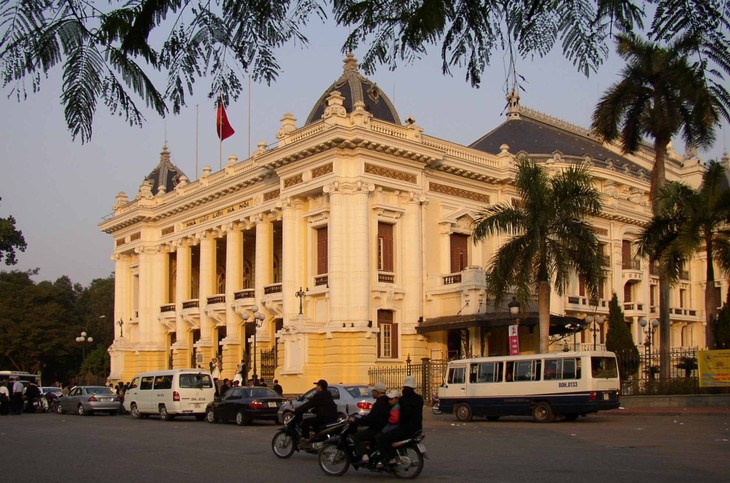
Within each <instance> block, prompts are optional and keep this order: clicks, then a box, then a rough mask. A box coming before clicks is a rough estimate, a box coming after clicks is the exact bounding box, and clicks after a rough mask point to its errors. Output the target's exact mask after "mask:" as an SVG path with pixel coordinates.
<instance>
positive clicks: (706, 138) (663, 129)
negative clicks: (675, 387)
mask: <svg viewBox="0 0 730 483" xmlns="http://www.w3.org/2000/svg"><path fill="white" fill-rule="evenodd" d="M617 40H618V47H617V50H618V54H619V55H620V56H621V57H622V58H623V59H625V60H626V61H627V65H626V66H625V67H624V68H623V70H622V71H621V80H619V81H618V82H617V83H615V84H614V85H612V86H611V87H610V88H609V89H608V91H607V92H606V93H605V94H604V96H603V97H602V98H601V100H600V101H599V103H598V105H597V106H596V109H595V110H594V112H593V129H594V130H595V131H596V132H597V133H598V134H600V135H601V136H603V138H604V139H605V140H606V141H609V142H610V141H616V140H619V141H620V142H621V146H622V148H623V151H624V152H625V153H633V152H636V151H637V150H638V149H639V146H640V144H641V140H642V138H643V137H644V136H647V137H649V138H652V139H653V140H654V153H655V160H654V167H653V169H652V174H651V187H650V196H651V202H652V212H653V213H655V214H656V213H657V196H656V195H657V192H658V190H659V188H660V187H661V186H663V185H664V183H665V181H666V176H665V165H664V160H665V155H666V148H667V145H668V144H669V142H670V141H671V139H672V137H673V136H675V135H677V134H678V133H680V132H681V134H682V138H683V139H684V140H685V141H686V143H687V144H688V145H689V146H694V147H707V146H710V145H712V143H713V141H714V140H715V128H716V126H717V123H718V121H719V119H720V117H721V116H722V117H724V118H725V119H728V120H730V112H729V106H730V95H728V92H727V90H726V89H725V88H724V87H723V86H722V85H721V84H715V85H713V86H712V87H708V85H707V82H706V79H705V75H704V71H703V70H702V69H703V68H704V65H705V64H704V63H701V62H700V63H691V62H690V60H689V58H690V56H692V55H693V54H695V53H697V51H698V44H697V42H696V41H695V40H694V39H693V38H691V37H682V38H680V39H679V40H677V41H676V42H673V43H671V44H669V45H667V46H666V47H663V46H659V45H657V44H655V43H653V42H649V41H645V40H642V39H640V38H638V37H636V36H635V35H633V34H632V35H625V34H622V35H619V36H618V37H617ZM669 285H670V280H669V275H668V274H667V273H666V270H665V268H664V267H662V266H661V265H660V267H659V322H660V333H659V336H660V347H661V349H662V351H661V354H662V355H661V375H662V378H666V377H668V375H669V348H670V347H669V344H670V339H669Z"/></svg>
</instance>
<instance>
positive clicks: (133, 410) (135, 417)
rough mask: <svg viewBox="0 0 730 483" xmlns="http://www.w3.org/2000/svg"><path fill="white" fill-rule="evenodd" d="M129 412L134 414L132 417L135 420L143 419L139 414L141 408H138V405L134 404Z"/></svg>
mask: <svg viewBox="0 0 730 483" xmlns="http://www.w3.org/2000/svg"><path fill="white" fill-rule="evenodd" d="M129 412H130V413H132V417H133V418H134V419H139V418H141V417H142V413H140V412H139V408H138V407H137V404H136V403H132V406H131V407H130V408H129Z"/></svg>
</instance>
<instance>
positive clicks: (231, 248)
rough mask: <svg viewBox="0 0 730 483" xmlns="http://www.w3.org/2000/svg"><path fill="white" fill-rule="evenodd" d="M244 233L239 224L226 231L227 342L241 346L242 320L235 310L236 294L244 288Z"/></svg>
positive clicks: (232, 225)
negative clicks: (240, 329)
mask: <svg viewBox="0 0 730 483" xmlns="http://www.w3.org/2000/svg"><path fill="white" fill-rule="evenodd" d="M242 284H243V232H242V231H241V228H240V226H239V225H238V224H237V223H233V224H230V225H229V226H228V227H227V229H226V342H227V343H228V344H240V343H241V341H240V340H239V339H238V326H239V325H240V320H239V316H238V314H236V311H235V310H233V298H234V294H235V292H237V291H239V290H241V289H242V288H243V286H242Z"/></svg>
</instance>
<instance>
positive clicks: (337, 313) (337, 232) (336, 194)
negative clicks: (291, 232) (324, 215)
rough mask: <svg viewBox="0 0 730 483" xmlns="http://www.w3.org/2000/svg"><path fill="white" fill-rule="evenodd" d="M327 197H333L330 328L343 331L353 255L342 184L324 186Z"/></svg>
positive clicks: (329, 229)
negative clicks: (350, 247)
mask: <svg viewBox="0 0 730 483" xmlns="http://www.w3.org/2000/svg"><path fill="white" fill-rule="evenodd" d="M324 190H325V193H328V194H329V197H330V218H329V225H328V228H327V237H328V239H327V245H328V250H329V254H328V263H329V268H328V271H327V273H328V281H329V303H330V307H329V314H330V318H329V325H330V326H332V327H341V326H342V324H343V323H344V322H345V316H346V314H347V313H348V310H347V309H348V303H347V293H346V289H345V287H346V286H347V285H348V280H349V274H348V262H349V260H350V256H351V254H350V253H349V251H348V247H347V236H346V233H347V225H346V218H347V216H348V213H347V211H346V206H345V200H344V199H343V198H344V196H345V195H344V194H343V192H342V190H341V187H340V182H339V181H335V182H334V183H332V184H330V185H329V186H325V188H324Z"/></svg>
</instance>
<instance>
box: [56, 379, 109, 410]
mask: <svg viewBox="0 0 730 483" xmlns="http://www.w3.org/2000/svg"><path fill="white" fill-rule="evenodd" d="M120 406H121V403H120V402H119V398H118V397H117V395H116V394H114V393H113V392H112V391H111V390H110V389H109V388H108V387H104V386H74V387H73V388H72V389H71V390H70V391H69V393H68V396H64V397H61V398H59V400H58V405H57V406H56V412H58V414H63V413H65V412H74V413H77V414H78V415H79V416H87V415H90V414H93V413H95V412H105V413H109V414H111V415H112V416H113V415H115V414H117V413H118V412H119V407H120Z"/></svg>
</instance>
